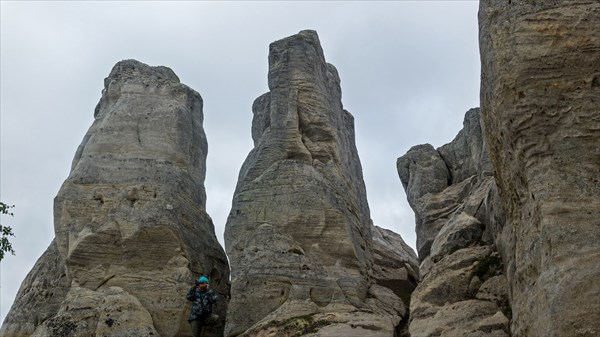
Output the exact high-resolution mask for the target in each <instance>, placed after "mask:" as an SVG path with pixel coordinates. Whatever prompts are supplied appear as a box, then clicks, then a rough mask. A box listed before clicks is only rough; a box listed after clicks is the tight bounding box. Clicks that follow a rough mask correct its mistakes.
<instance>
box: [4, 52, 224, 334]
mask: <svg viewBox="0 0 600 337" xmlns="http://www.w3.org/2000/svg"><path fill="white" fill-rule="evenodd" d="M104 84H105V86H104V90H103V93H102V98H101V99H100V102H99V104H98V106H97V107H96V110H95V113H94V117H95V120H94V123H93V124H92V126H91V127H90V129H89V130H88V132H87V134H86V135H85V137H84V139H83V142H82V143H81V145H80V146H79V149H78V150H77V153H76V155H75V158H74V160H73V163H72V168H71V173H70V174H69V177H68V178H67V179H66V181H65V182H64V183H63V185H62V187H61V189H60V191H59V192H58V195H57V197H56V198H55V202H54V227H55V233H56V239H55V241H54V242H53V243H52V245H51V246H50V248H48V251H47V252H46V253H45V254H44V255H43V256H42V258H40V261H38V264H36V267H35V268H34V270H32V272H31V273H30V275H29V276H28V277H27V278H26V280H25V281H24V282H23V285H22V286H21V290H20V291H19V294H20V296H21V295H23V296H24V297H19V298H18V299H17V301H16V302H15V304H14V305H13V308H12V309H11V311H10V312H9V314H8V315H7V318H6V320H5V322H4V324H3V326H2V336H6V337H13V336H30V335H31V336H59V335H60V336H62V335H64V336H86V337H87V336H142V335H143V336H148V335H154V336H163V337H166V336H189V335H190V334H191V331H190V328H189V325H188V323H187V318H188V314H189V306H190V305H189V304H188V303H187V301H186V299H185V295H186V292H187V290H188V289H189V287H190V286H191V284H192V282H193V280H194V278H196V277H197V276H198V275H199V274H201V273H203V274H208V275H210V277H211V279H212V285H213V288H214V289H216V290H217V291H218V292H219V293H220V294H221V295H222V296H223V298H224V299H225V298H226V297H227V296H228V293H229V285H228V279H229V272H228V270H229V267H228V263H227V258H226V256H225V253H224V251H223V249H222V248H221V246H220V245H219V243H218V242H217V239H216V237H215V233H214V228H213V224H212V221H211V219H210V217H209V216H208V214H207V213H206V209H205V204H206V196H205V192H204V175H205V160H206V153H207V142H206V136H205V135H204V130H203V128H202V119H203V113H202V98H201V97H200V95H199V94H198V93H197V92H195V91H194V90H192V89H190V88H189V87H187V86H185V85H183V84H181V83H180V82H179V79H178V78H177V76H176V75H175V73H174V72H173V71H172V70H171V69H169V68H166V67H150V66H148V65H146V64H143V63H141V62H138V61H134V60H127V61H122V62H119V63H117V64H116V65H115V66H114V68H113V69H112V71H111V73H110V75H109V76H108V77H107V78H106V80H105V83H104ZM41 284H42V285H41ZM53 285H55V287H54V288H53V289H51V287H52V286H53ZM42 288H45V290H44V289H42ZM48 293H49V294H48ZM29 294H32V296H29ZM34 294H35V295H37V296H44V294H48V295H47V297H48V298H50V300H49V301H39V298H36V297H35V296H33V295H34ZM28 296H29V297H28ZM29 298H31V299H29ZM218 310H219V313H220V314H221V316H222V317H225V312H226V301H223V302H222V305H221V306H220V307H219V309H218ZM30 312H36V313H37V314H35V315H30V314H28V313H30ZM212 333H213V334H214V335H220V334H222V332H220V331H214V332H212Z"/></svg>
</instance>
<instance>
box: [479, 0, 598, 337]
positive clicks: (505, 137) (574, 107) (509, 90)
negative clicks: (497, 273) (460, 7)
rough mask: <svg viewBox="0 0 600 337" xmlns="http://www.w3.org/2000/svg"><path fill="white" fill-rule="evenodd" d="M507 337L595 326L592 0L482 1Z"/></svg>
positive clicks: (584, 332) (484, 96) (485, 103)
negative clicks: (503, 217)
mask: <svg viewBox="0 0 600 337" xmlns="http://www.w3.org/2000/svg"><path fill="white" fill-rule="evenodd" d="M479 21H480V28H479V29H480V49H481V60H482V83H481V109H482V114H483V120H484V123H485V127H486V129H487V133H486V138H487V142H488V145H489V148H490V156H491V159H492V162H493V165H494V168H495V171H496V179H497V183H498V187H499V189H500V194H501V195H502V200H503V203H504V205H505V207H506V209H507V210H508V214H509V221H508V224H509V225H508V226H507V227H505V228H504V231H503V237H502V245H501V250H502V252H503V257H504V261H505V263H506V264H507V268H506V269H507V276H508V278H509V284H510V285H509V291H510V299H511V305H512V311H513V317H514V319H513V321H512V331H513V335H514V336H597V335H598V334H600V320H599V319H598V317H600V305H598V303H600V287H599V286H598V280H599V279H600V267H599V266H600V240H599V238H600V182H599V180H598V179H599V167H600V145H599V144H600V141H599V139H600V132H599V130H600V113H599V111H600V107H599V103H598V102H599V100H598V97H600V68H599V65H600V33H599V28H598V27H599V26H600V3H599V2H598V1H595V0H587V1H577V0H553V1H515V0H513V1H512V2H510V1H509V2H504V1H503V2H500V1H488V0H486V1H481V2H480V10H479Z"/></svg>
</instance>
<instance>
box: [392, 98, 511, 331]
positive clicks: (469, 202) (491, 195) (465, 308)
mask: <svg viewBox="0 0 600 337" xmlns="http://www.w3.org/2000/svg"><path fill="white" fill-rule="evenodd" d="M463 125H464V127H463V129H462V130H461V131H460V132H459V134H458V135H457V136H456V138H455V139H454V140H453V141H452V142H451V143H449V144H446V145H444V146H442V147H440V148H439V149H437V150H436V149H434V148H433V147H432V146H431V145H429V144H426V145H418V146H415V147H413V148H412V149H410V151H409V152H408V153H407V154H406V155H404V156H403V157H400V158H399V159H398V161H397V168H398V173H399V176H400V179H401V181H402V184H403V186H404V188H405V189H406V192H407V196H408V201H409V204H410V205H411V207H412V208H413V210H414V211H415V214H416V216H415V218H416V224H417V245H418V249H419V259H420V260H421V261H422V263H421V267H420V274H421V282H420V283H419V285H418V286H417V288H416V290H415V291H414V292H413V294H412V298H411V302H410V326H409V331H410V335H411V336H412V337H419V336H447V337H451V336H452V337H453V336H508V335H509V318H510V317H507V315H508V316H510V308H509V306H508V294H507V288H506V287H507V285H506V278H505V276H504V274H503V270H502V261H501V259H500V257H499V255H498V253H497V252H496V249H495V245H494V239H495V237H496V233H498V232H499V231H500V230H501V229H502V228H503V226H504V222H505V220H504V218H505V215H504V212H503V209H502V207H501V204H500V201H499V196H498V193H497V189H496V185H495V181H494V177H493V174H492V170H491V165H490V161H489V156H488V153H487V151H486V145H485V141H484V139H483V132H482V128H481V124H480V113H479V109H471V110H469V111H468V112H467V114H466V116H465V120H464V123H463Z"/></svg>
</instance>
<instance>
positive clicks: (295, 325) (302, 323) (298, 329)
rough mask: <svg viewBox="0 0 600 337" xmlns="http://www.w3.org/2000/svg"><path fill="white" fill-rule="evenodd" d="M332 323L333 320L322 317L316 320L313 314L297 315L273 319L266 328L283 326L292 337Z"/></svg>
mask: <svg viewBox="0 0 600 337" xmlns="http://www.w3.org/2000/svg"><path fill="white" fill-rule="evenodd" d="M329 324H331V322H329V321H327V320H324V319H320V320H318V321H315V320H314V318H313V317H312V315H304V316H296V317H292V318H288V319H286V320H283V321H277V320H275V321H271V322H270V323H269V324H267V325H266V326H265V327H264V328H266V329H268V328H270V327H278V328H282V331H283V332H285V333H287V335H288V336H291V337H299V336H304V335H306V334H309V333H315V332H317V331H318V330H319V329H320V328H322V327H324V326H326V325H329Z"/></svg>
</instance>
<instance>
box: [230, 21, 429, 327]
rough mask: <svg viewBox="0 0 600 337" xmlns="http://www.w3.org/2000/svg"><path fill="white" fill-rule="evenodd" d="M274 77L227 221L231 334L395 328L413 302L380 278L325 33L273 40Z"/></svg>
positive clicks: (257, 114)
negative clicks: (324, 46) (322, 40)
mask: <svg viewBox="0 0 600 337" xmlns="http://www.w3.org/2000/svg"><path fill="white" fill-rule="evenodd" d="M268 79H269V80H268V82H269V89H270V91H269V92H268V93H266V94H264V95H262V96H260V97H259V98H257V99H256V101H255V102H254V104H253V107H252V110H253V113H254V119H253V123H252V138H253V140H254V149H253V150H252V151H251V152H250V154H249V155H248V157H247V159H246V161H245V162H244V164H243V166H242V168H241V171H240V174H239V180H238V184H237V187H236V191H235V194H234V197H233V204H232V209H231V212H230V214H229V218H228V220H227V225H226V229H225V244H226V249H227V253H228V257H229V259H230V263H231V268H232V269H231V275H232V280H231V282H232V286H231V301H230V304H229V311H228V320H227V325H226V327H225V334H226V335H227V336H233V335H236V336H237V335H242V336H263V335H264V336H267V335H274V334H276V333H278V334H277V336H293V335H294V336H295V335H298V334H299V333H302V334H305V335H310V334H311V333H313V332H315V331H318V333H319V336H367V335H368V336H390V337H391V336H394V334H395V330H396V329H397V326H398V325H399V323H400V322H401V320H402V318H404V317H405V315H406V309H405V306H404V304H403V303H402V301H401V299H400V298H399V297H398V296H397V295H396V294H395V293H394V292H393V291H392V290H391V289H390V288H387V287H384V286H380V285H378V284H377V282H376V281H375V279H374V276H373V259H374V257H373V255H374V249H373V240H372V234H371V230H372V228H371V226H372V221H371V219H370V213H369V207H368V204H367V199H366V191H365V186H364V182H363V178H362V169H361V165H360V161H359V158H358V154H357V151H356V147H355V144H354V125H353V123H354V121H353V117H352V115H351V114H350V113H348V112H347V111H345V110H344V109H343V107H342V103H341V89H340V79H339V77H338V73H337V71H336V69H335V68H334V67H333V66H332V65H330V64H327V63H326V62H325V58H324V56H323V51H322V49H321V46H320V43H319V39H318V36H317V34H316V32H314V31H302V32H300V33H299V34H297V35H294V36H291V37H288V38H285V39H282V40H279V41H276V42H274V43H272V44H271V45H270V52H269V74H268ZM401 264H402V262H400V261H399V262H398V264H397V265H395V268H398V269H400V268H402V266H401ZM409 269H411V270H413V271H414V270H416V269H417V267H416V266H411V267H410V268H407V270H406V271H405V273H406V275H409V274H410V273H412V271H408V270H409ZM382 279H383V278H382Z"/></svg>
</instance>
